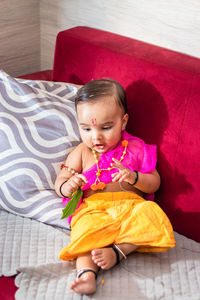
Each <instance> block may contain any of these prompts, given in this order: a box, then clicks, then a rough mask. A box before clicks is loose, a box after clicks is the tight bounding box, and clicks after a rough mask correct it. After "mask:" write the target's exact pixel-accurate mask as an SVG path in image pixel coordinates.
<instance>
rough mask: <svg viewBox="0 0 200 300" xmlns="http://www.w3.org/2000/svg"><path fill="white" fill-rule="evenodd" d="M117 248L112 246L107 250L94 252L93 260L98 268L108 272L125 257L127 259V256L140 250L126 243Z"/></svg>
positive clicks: (102, 249)
mask: <svg viewBox="0 0 200 300" xmlns="http://www.w3.org/2000/svg"><path fill="white" fill-rule="evenodd" d="M116 246H117V247H113V246H110V247H107V248H100V249H94V250H92V252H91V253H92V260H93V261H94V263H95V264H97V266H99V267H100V268H101V269H104V270H108V269H110V268H112V267H113V266H115V265H116V263H117V262H118V261H117V260H118V259H119V260H121V259H122V258H123V257H126V255H127V254H129V253H131V252H133V251H135V250H136V249H137V248H138V246H136V245H133V244H125V243H124V244H119V245H116ZM113 248H114V249H113ZM117 248H118V249H117ZM120 250H121V251H120ZM117 252H118V254H117ZM123 254H124V255H123Z"/></svg>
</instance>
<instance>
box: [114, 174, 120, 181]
mask: <svg viewBox="0 0 200 300" xmlns="http://www.w3.org/2000/svg"><path fill="white" fill-rule="evenodd" d="M112 177H113V179H112V182H116V181H118V180H119V178H120V177H121V175H120V173H113V174H112Z"/></svg>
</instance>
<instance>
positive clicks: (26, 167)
mask: <svg viewBox="0 0 200 300" xmlns="http://www.w3.org/2000/svg"><path fill="white" fill-rule="evenodd" d="M76 92H77V87H75V86H73V85H70V84H67V83H66V84H65V83H57V82H48V81H46V82H45V81H44V82H43V81H31V80H23V79H16V78H12V77H11V76H9V75H8V74H6V73H5V72H3V71H0V141H1V147H0V209H3V210H6V211H9V212H11V213H14V214H19V215H21V216H24V217H29V218H33V219H36V220H38V221H41V222H44V223H47V224H51V225H55V226H59V227H62V228H66V226H68V223H67V219H64V220H60V217H61V215H62V209H63V203H62V199H61V198H59V197H58V196H57V194H56V193H55V191H54V182H55V179H56V175H57V173H58V172H59V166H60V164H61V163H62V162H63V161H64V160H65V159H66V157H67V154H68V153H69V152H70V151H71V150H72V149H73V148H74V147H75V146H77V145H78V143H79V142H80V135H79V130H78V124H77V120H76V113H75V106H74V98H75V95H76Z"/></svg>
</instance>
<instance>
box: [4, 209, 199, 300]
mask: <svg viewBox="0 0 200 300" xmlns="http://www.w3.org/2000/svg"><path fill="white" fill-rule="evenodd" d="M0 237H1V240H0V276H1V275H5V276H12V275H15V274H17V276H16V279H15V284H16V286H17V287H19V289H18V290H17V292H16V294H15V299H16V300H22V299H23V300H25V299H29V300H32V299H34V300H43V299H48V300H51V299H52V300H54V299H56V300H61V299H62V300H65V299H66V300H70V299H73V300H75V299H105V300H106V299H123V300H126V299H137V300H144V299H145V300H150V299H152V300H153V299H156V300H157V299H160V300H161V299H163V300H168V299H169V300H188V299H191V300H199V299H200V292H199V291H200V244H199V243H197V242H195V241H193V240H191V239H188V238H186V237H184V236H182V235H180V234H178V233H175V238H176V241H177V245H176V247H175V248H173V249H171V250H169V251H168V252H165V253H151V254H149V253H148V254H141V253H134V254H131V255H130V256H129V257H128V259H127V260H123V261H121V263H120V265H118V266H116V267H114V268H112V269H111V270H109V271H100V273H99V275H98V278H97V292H96V293H95V294H94V295H91V296H86V295H77V294H75V293H73V292H72V291H71V290H69V289H68V286H69V284H70V282H71V281H72V280H74V278H75V277H76V269H75V262H74V261H71V262H62V261H60V260H59V259H58V253H59V251H60V249H61V248H62V247H63V246H65V245H66V244H67V243H69V232H67V231H64V230H61V229H57V228H55V227H53V226H50V225H46V224H43V223H41V222H38V221H35V220H32V219H28V218H23V217H21V216H17V215H13V214H11V213H8V212H5V211H0Z"/></svg>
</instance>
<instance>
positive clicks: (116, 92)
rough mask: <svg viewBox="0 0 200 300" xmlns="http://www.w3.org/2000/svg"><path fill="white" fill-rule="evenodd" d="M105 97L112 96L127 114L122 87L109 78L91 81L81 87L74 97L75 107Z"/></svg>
mask: <svg viewBox="0 0 200 300" xmlns="http://www.w3.org/2000/svg"><path fill="white" fill-rule="evenodd" d="M105 96H114V97H115V99H116V101H117V103H118V104H119V106H120V107H121V108H123V109H124V112H125V113H127V103H126V93H125V90H124V88H123V86H122V85H121V84H120V83H119V82H118V81H116V80H114V79H111V78H101V79H95V80H91V81H89V82H88V83H86V84H85V85H84V86H82V87H81V88H80V89H79V90H78V92H77V95H76V98H75V105H76V107H77V105H78V104H79V103H86V102H95V101H97V99H99V98H102V97H105Z"/></svg>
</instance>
